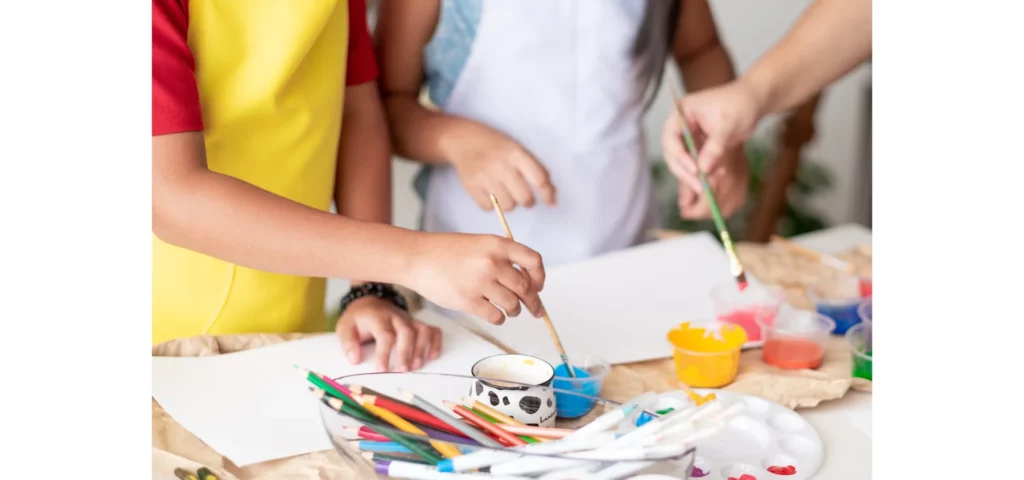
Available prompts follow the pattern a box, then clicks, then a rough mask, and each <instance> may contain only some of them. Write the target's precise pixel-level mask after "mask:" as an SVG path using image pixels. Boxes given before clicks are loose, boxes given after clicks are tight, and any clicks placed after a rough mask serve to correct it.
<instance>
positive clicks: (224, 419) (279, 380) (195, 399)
mask: <svg viewBox="0 0 1024 480" xmlns="http://www.w3.org/2000/svg"><path fill="white" fill-rule="evenodd" d="M416 316H417V318H419V319H420V320H422V321H424V322H427V323H430V324H433V325H436V326H439V327H441V328H442V330H443V331H444V340H443V342H444V346H443V349H442V353H441V356H440V357H439V358H438V359H437V360H434V361H432V362H428V363H427V364H426V365H425V366H424V368H423V369H422V370H421V371H424V372H441V373H455V374H462V375H469V374H470V368H471V367H472V365H473V363H475V362H476V361H477V360H479V359H481V358H484V357H487V356H490V355H496V354H499V353H503V352H502V351H501V350H500V349H498V348H497V347H495V346H494V345H492V344H490V343H489V342H487V341H485V340H483V339H481V338H479V337H477V336H476V335H473V334H472V333H470V332H469V331H467V330H465V329H463V328H462V327H459V326H457V325H455V324H453V323H452V322H451V321H449V320H447V319H444V318H441V317H439V316H438V315H437V314H434V313H431V312H421V313H418V314H417V315H416ZM371 348H372V347H371V346H367V347H365V350H364V355H363V358H364V361H363V363H362V364H361V365H356V366H351V365H349V364H348V361H347V360H346V359H345V357H344V354H343V353H342V351H341V347H340V345H339V343H338V340H337V338H336V337H335V336H334V335H333V334H326V335H323V336H318V337H314V338H309V339H304V340H298V341H294V342H286V343H282V344H278V345H272V346H268V347H263V348H257V349H254V350H247V351H244V352H238V353H230V354H226V355H214V356H208V357H180V358H179V357H154V358H153V397H154V398H155V399H156V401H157V402H159V403H160V405H161V406H162V407H163V408H164V410H166V411H167V413H169V414H170V415H171V416H172V417H174V419H175V420H176V421H177V422H178V423H180V424H181V425H182V426H184V427H185V428H187V429H188V430H189V431H191V432H192V433H194V434H195V435H196V436H197V437H199V439H200V440H202V441H204V442H206V444H207V445H209V446H210V447H212V448H213V449H214V450H216V451H217V452H219V453H221V454H222V455H224V456H225V457H227V458H228V459H230V460H231V461H232V462H234V463H235V464H237V465H238V466H245V465H250V464H254V463H259V462H264V461H268V460H274V459H278V458H284V457H290V456H293V455H301V454H305V453H309V452H315V451H320V450H327V449H330V448H332V446H331V443H330V440H329V439H328V437H327V435H326V433H325V432H324V428H323V425H322V422H321V420H320V413H319V407H318V402H317V401H316V399H315V398H313V396H312V395H311V394H310V393H309V391H308V389H307V386H308V384H307V382H306V381H305V380H303V379H302V378H301V377H300V375H299V374H298V373H297V372H296V370H295V369H294V367H293V365H299V366H301V367H305V368H308V369H311V370H315V371H317V372H319V373H322V374H325V375H329V376H331V377H338V376H343V375H351V374H356V373H369V372H372V371H373V370H374V363H373V356H372V350H371ZM425 380H427V379H423V378H419V379H416V380H412V381H411V383H403V385H402V386H403V388H405V389H408V390H411V391H414V392H417V393H424V394H425V395H427V396H430V397H434V396H436V395H435V394H432V393H430V392H431V385H430V384H429V382H426V381H425ZM417 382H419V383H425V384H417Z"/></svg>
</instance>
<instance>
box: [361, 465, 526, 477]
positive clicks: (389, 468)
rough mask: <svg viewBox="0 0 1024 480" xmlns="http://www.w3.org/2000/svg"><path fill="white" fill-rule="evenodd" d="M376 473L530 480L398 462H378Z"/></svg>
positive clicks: (401, 475)
mask: <svg viewBox="0 0 1024 480" xmlns="http://www.w3.org/2000/svg"><path fill="white" fill-rule="evenodd" d="M374 471H376V472H377V473H379V474H381V475H387V476H389V477H394V478H406V479H409V480H484V479H487V480H530V479H529V478H526V477H499V476H494V475H487V474H483V473H445V472H439V471H437V469H436V468H434V467H431V466H430V465H421V464H418V463H409V462H398V461H382V462H377V464H376V465H375V467H374Z"/></svg>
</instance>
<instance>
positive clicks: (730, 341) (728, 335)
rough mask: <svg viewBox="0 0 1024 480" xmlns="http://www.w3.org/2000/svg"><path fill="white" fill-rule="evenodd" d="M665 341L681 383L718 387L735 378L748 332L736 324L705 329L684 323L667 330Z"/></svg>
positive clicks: (692, 385)
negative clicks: (669, 345)
mask: <svg viewBox="0 0 1024 480" xmlns="http://www.w3.org/2000/svg"><path fill="white" fill-rule="evenodd" d="M668 341H669V343H671V344H672V347H673V352H672V358H673V359H674V360H675V365H676V376H677V377H679V380H680V381H681V382H683V383H684V384H686V385H688V386H691V387H698V388H719V387H724V386H726V385H728V384H730V383H732V381H733V380H735V379H736V373H737V372H738V371H739V368H740V349H742V348H743V344H744V343H746V342H747V332H745V331H744V330H743V328H742V327H740V326H737V325H715V326H714V327H710V328H704V327H693V326H690V322H685V323H682V324H680V325H679V326H678V327H676V328H673V329H672V330H670V331H669V332H668Z"/></svg>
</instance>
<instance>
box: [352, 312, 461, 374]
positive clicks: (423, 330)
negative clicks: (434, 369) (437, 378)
mask: <svg viewBox="0 0 1024 480" xmlns="http://www.w3.org/2000/svg"><path fill="white" fill-rule="evenodd" d="M334 332H335V333H337V335H338V339H339V340H341V348H342V349H343V350H344V351H345V356H346V357H348V360H349V362H351V363H352V364H353V365H356V364H358V363H360V362H362V361H363V348H362V344H363V343H366V342H369V341H371V340H373V341H374V342H376V344H377V346H376V351H375V352H374V357H375V358H376V361H377V369H378V370H380V371H382V372H386V371H388V361H389V360H390V358H391V350H392V348H394V349H395V370H396V371H399V372H405V371H409V370H419V369H420V368H422V367H423V362H424V358H426V359H428V360H434V359H436V358H437V356H438V355H439V354H440V353H441V329H439V328H437V327H434V326H431V325H427V324H425V323H422V322H419V321H417V320H414V319H413V318H412V317H411V316H410V315H409V314H408V313H407V312H406V311H404V310H402V309H400V308H398V307H396V306H395V305H394V304H392V303H391V302H389V301H387V300H382V299H380V298H377V297H363V298H360V299H357V300H355V301H353V302H352V303H350V304H349V305H348V308H346V309H345V312H344V313H342V315H341V318H339V319H338V325H337V326H336V327H335V328H334Z"/></svg>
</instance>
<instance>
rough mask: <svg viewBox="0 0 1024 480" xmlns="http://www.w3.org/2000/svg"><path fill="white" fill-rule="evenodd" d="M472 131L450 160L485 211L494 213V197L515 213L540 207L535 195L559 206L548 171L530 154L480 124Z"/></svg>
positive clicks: (470, 127) (469, 191) (506, 208)
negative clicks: (492, 196)
mask: <svg viewBox="0 0 1024 480" xmlns="http://www.w3.org/2000/svg"><path fill="white" fill-rule="evenodd" d="M467 126H468V127H469V130H468V131H467V133H466V134H465V135H460V139H462V141H461V143H460V144H459V147H458V149H457V150H456V151H455V154H454V155H453V157H452V158H451V159H450V160H449V161H450V162H451V163H452V165H453V166H454V167H455V171H456V172H457V173H458V175H459V180H461V181H462V187H463V188H464V189H465V190H466V192H467V193H469V195H470V197H472V198H473V200H474V201H476V203H477V205H479V206H480V208H482V209H484V210H491V209H493V208H494V207H493V206H492V205H491V194H492V193H493V194H494V196H496V197H498V202H499V203H500V204H501V208H502V209H503V210H506V211H511V210H514V209H515V208H516V206H517V205H521V206H523V207H526V208H530V207H533V206H534V204H536V199H535V198H534V192H536V193H537V195H539V196H540V199H541V201H543V202H544V203H546V204H548V205H554V204H555V186H554V185H552V184H551V179H550V177H549V175H548V171H547V169H546V168H544V166H543V165H541V164H540V162H539V161H537V159H536V158H534V157H533V155H531V154H530V152H528V151H526V149H525V148H523V147H522V146H521V145H519V143H517V142H516V141H515V140H512V139H511V138H509V137H508V136H507V135H505V134H503V133H501V132H499V131H497V130H494V129H492V128H490V127H487V126H485V125H481V124H478V123H475V122H474V123H472V124H467Z"/></svg>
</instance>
